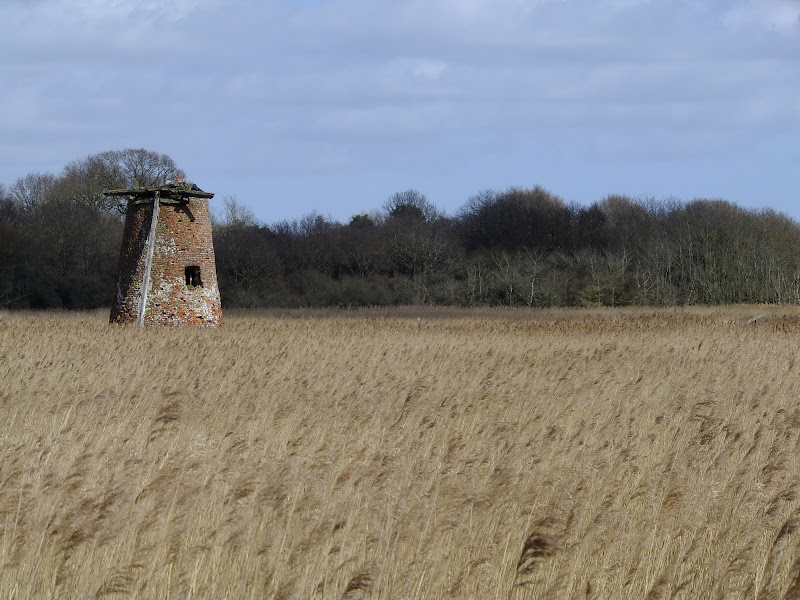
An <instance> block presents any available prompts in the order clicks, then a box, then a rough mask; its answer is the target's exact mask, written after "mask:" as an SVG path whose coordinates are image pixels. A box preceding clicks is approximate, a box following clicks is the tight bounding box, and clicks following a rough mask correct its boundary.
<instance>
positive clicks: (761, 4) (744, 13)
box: [723, 0, 800, 31]
mask: <svg viewBox="0 0 800 600" xmlns="http://www.w3.org/2000/svg"><path fill="white" fill-rule="evenodd" d="M723 22H724V23H725V24H726V25H727V26H728V27H731V28H733V29H743V28H746V27H752V26H757V27H767V28H770V29H774V30H783V31H785V30H793V29H794V30H797V29H800V2H798V1H797V0H745V1H742V2H739V3H738V4H736V6H734V7H733V8H731V9H730V10H728V11H727V12H726V13H725V15H724V17H723Z"/></svg>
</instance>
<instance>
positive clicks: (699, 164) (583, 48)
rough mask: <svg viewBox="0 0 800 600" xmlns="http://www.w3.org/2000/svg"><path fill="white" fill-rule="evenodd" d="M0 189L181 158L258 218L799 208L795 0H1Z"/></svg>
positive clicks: (797, 211) (799, 215) (220, 194)
mask: <svg viewBox="0 0 800 600" xmlns="http://www.w3.org/2000/svg"><path fill="white" fill-rule="evenodd" d="M0 28H1V29H2V35H0V183H3V184H5V185H6V186H10V185H12V184H13V183H14V181H16V179H17V178H19V177H22V176H24V175H26V174H28V173H39V172H52V173H54V174H58V173H59V172H60V171H61V169H62V168H63V167H64V166H65V165H66V164H67V163H69V162H71V161H74V160H79V159H81V158H85V157H87V156H89V155H92V154H97V153H100V152H103V151H106V150H118V149H124V148H146V149H148V150H152V151H156V152H159V153H164V154H167V155H169V156H171V157H172V158H173V159H174V160H175V162H176V163H177V164H178V166H179V167H181V168H182V169H183V170H184V171H185V172H186V173H187V175H188V179H189V180H191V181H194V182H196V183H198V185H199V186H200V187H201V188H203V189H205V190H207V191H212V192H214V193H215V194H216V199H215V200H212V206H213V204H214V203H217V205H218V206H219V205H221V199H223V198H225V197H228V196H230V197H234V198H236V200H237V201H238V202H239V203H240V204H243V205H245V206H247V207H249V208H250V209H251V210H252V211H253V212H254V213H255V216H256V217H257V218H258V219H259V220H260V221H261V222H263V223H272V222H276V221H279V220H285V219H289V220H291V219H298V218H300V217H302V216H303V215H305V214H308V213H312V212H315V213H318V214H321V215H323V216H328V217H330V218H332V219H335V220H338V221H342V222H347V221H348V220H349V219H350V217H351V216H353V215H355V214H359V213H364V212H369V211H374V210H376V209H379V208H380V207H381V206H382V205H383V204H384V202H385V201H386V200H387V198H388V197H389V196H390V195H391V194H393V193H395V192H399V191H403V190H407V189H410V188H413V189H416V190H418V191H420V192H422V193H423V194H425V195H426V196H427V198H428V200H430V201H431V202H432V203H433V204H435V205H436V206H437V207H438V208H439V209H440V210H441V211H443V212H445V213H448V214H456V213H457V212H458V210H459V208H461V207H462V206H463V205H464V204H465V203H466V202H467V200H468V199H469V198H470V196H473V195H475V194H477V193H478V192H480V191H482V190H486V189H494V190H504V189H507V188H509V187H512V186H516V187H534V186H536V185H539V186H542V187H543V188H545V189H547V190H549V191H550V192H552V193H553V194H556V195H557V196H559V197H561V198H562V199H564V201H565V202H568V203H572V202H575V203H578V204H582V205H589V204H591V203H593V202H596V201H600V200H602V199H603V198H605V197H606V196H608V195H609V194H626V195H628V196H631V197H634V198H655V199H657V200H658V199H674V198H677V199H681V200H687V201H688V200H692V199H695V198H714V199H720V198H721V199H725V200H728V201H731V202H734V203H736V204H738V205H740V206H742V207H745V208H748V209H767V208H769V209H774V210H777V211H779V212H782V213H785V214H787V215H789V216H791V217H792V218H794V219H796V220H799V221H800V0H242V1H237V0H2V2H0Z"/></svg>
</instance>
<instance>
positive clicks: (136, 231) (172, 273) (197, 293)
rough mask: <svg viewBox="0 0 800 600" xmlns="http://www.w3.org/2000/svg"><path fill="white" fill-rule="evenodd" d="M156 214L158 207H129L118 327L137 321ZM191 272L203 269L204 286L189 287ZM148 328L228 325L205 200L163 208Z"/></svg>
mask: <svg viewBox="0 0 800 600" xmlns="http://www.w3.org/2000/svg"><path fill="white" fill-rule="evenodd" d="M152 213H153V204H152V202H148V203H142V204H138V203H136V202H135V201H133V200H130V201H129V202H128V212H127V215H126V217H125V230H124V234H123V241H122V249H121V251H120V267H119V280H118V283H117V290H116V296H115V302H114V305H113V307H112V309H111V321H112V322H117V323H127V322H136V318H137V316H138V312H139V302H140V298H141V289H140V288H141V283H142V278H143V276H144V271H145V260H146V258H147V241H148V240H147V236H148V235H149V233H150V221H151V216H152ZM187 267H199V274H200V280H201V282H202V285H187V280H186V279H187V277H186V269H187ZM144 323H145V324H146V325H219V324H221V323H222V306H221V304H220V297H219V287H218V285H217V269H216V264H215V261H214V245H213V243H212V241H211V216H210V214H209V210H208V200H207V199H205V198H190V199H189V200H188V202H184V203H180V204H168V203H163V202H162V204H161V205H160V207H159V214H158V223H157V224H156V243H155V248H154V251H153V261H152V267H151V270H150V285H149V289H148V294H147V305H146V307H145V316H144Z"/></svg>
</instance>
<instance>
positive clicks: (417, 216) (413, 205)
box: [383, 189, 441, 221]
mask: <svg viewBox="0 0 800 600" xmlns="http://www.w3.org/2000/svg"><path fill="white" fill-rule="evenodd" d="M383 208H384V209H385V210H386V212H388V213H389V216H390V217H397V218H404V219H409V220H412V221H435V220H436V219H437V218H439V217H440V216H441V215H440V213H439V210H438V209H437V208H436V207H435V206H434V205H433V204H431V202H429V201H428V198H427V197H426V196H425V194H423V193H422V192H419V191H417V190H414V189H408V190H406V191H404V192H397V193H395V194H392V195H391V196H389V198H388V199H387V200H386V202H385V203H384V205H383Z"/></svg>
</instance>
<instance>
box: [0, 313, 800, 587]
mask: <svg viewBox="0 0 800 600" xmlns="http://www.w3.org/2000/svg"><path fill="white" fill-rule="evenodd" d="M755 317H758V318H755ZM106 320H107V315H106V313H105V312H102V313H91V314H80V315H74V314H72V315H70V314H51V313H48V314H35V313H34V314H18V313H0V427H2V438H1V441H0V461H1V462H0V598H3V599H15V600H16V599H19V600H27V599H30V598H87V599H91V598H103V599H111V600H113V599H117V598H137V599H145V598H147V599H150V598H153V599H166V598H170V599H172V598H180V599H185V598H197V599H200V598H203V599H205V598H208V599H217V598H220V599H222V598H228V599H231V600H233V599H246V598H275V599H279V598H282V599H289V598H331V599H333V598H336V599H341V598H344V599H356V598H381V599H404V598H408V599H411V598H426V599H427V598H432V599H439V598H509V599H522V598H598V599H601V598H602V599H607V598H615V599H616V598H630V599H634V598H635V599H641V598H715V599H716V598H719V599H730V598H734V599H736V598H743V599H744V598H747V599H753V598H756V599H765V600H766V599H783V598H800V487H799V486H800V448H798V443H800V402H799V400H800V373H799V372H798V369H799V368H800V364H798V351H799V350H800V309H798V308H791V307H780V308H778V307H752V306H751V307H736V308H714V309H712V308H705V309H699V308H698V309H667V310H655V309H651V310H648V309H625V310H572V311H568V310H561V311H555V310H549V311H533V312H532V311H488V310H487V311H455V310H438V311H426V312H414V311H411V310H410V309H406V310H398V311H389V310H383V311H358V312H308V313H280V312H265V313H233V314H227V315H226V322H225V325H224V327H222V328H219V329H214V330H196V329H179V330H177V329H150V330H137V329H134V328H130V327H119V326H109V325H108V324H107V323H106Z"/></svg>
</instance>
